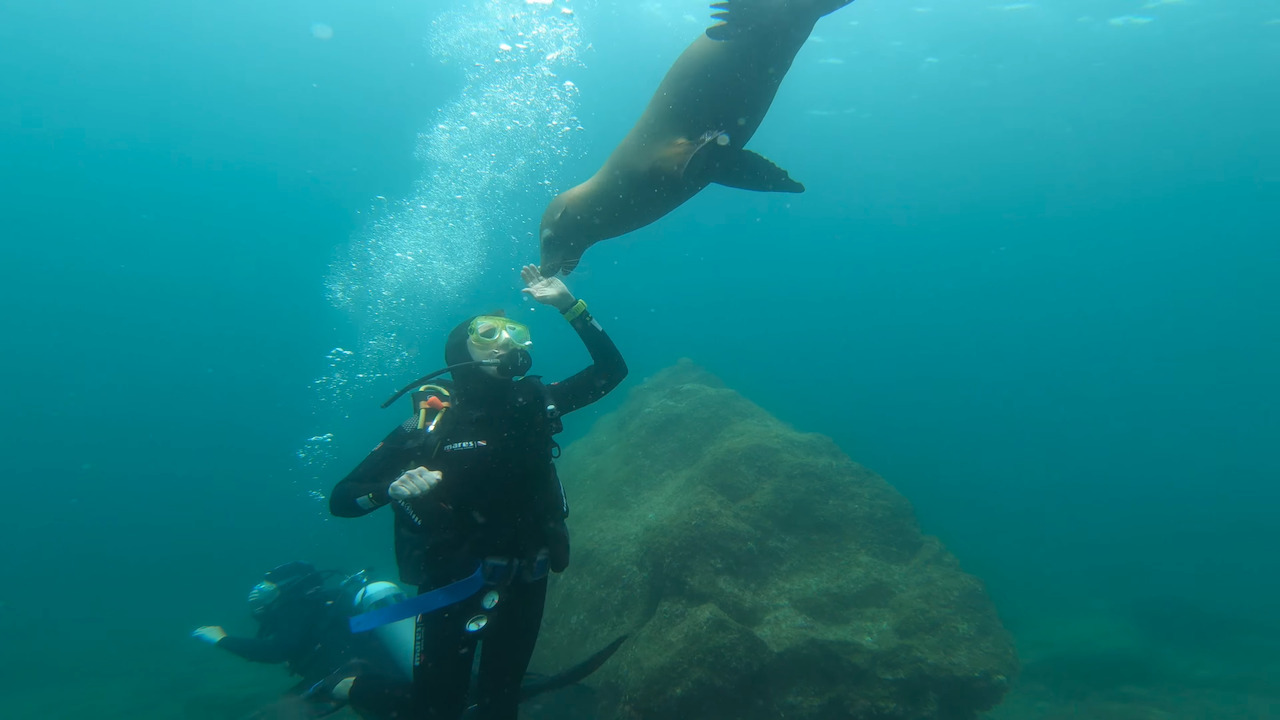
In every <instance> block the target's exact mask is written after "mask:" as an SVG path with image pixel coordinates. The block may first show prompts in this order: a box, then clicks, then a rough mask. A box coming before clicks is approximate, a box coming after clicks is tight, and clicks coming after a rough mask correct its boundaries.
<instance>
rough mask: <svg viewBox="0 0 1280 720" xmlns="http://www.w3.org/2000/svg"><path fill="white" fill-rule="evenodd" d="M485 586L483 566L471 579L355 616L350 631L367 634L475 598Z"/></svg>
mask: <svg viewBox="0 0 1280 720" xmlns="http://www.w3.org/2000/svg"><path fill="white" fill-rule="evenodd" d="M482 587H484V567H483V566H481V567H478V568H476V571H475V572H474V573H472V574H471V576H470V577H467V578H463V579H462V580H459V581H457V582H453V583H449V584H448V585H445V586H444V587H439V588H436V589H435V590H432V591H430V592H425V593H422V594H421V595H416V596H414V597H411V598H409V599H408V600H405V601H404V602H401V603H396V604H395V605H389V606H387V607H384V608H378V609H377V610H371V611H369V612H367V613H361V614H360V615H356V616H354V617H352V618H350V620H348V622H349V624H350V626H351V632H353V633H360V632H367V631H369V630H373V629H375V628H380V627H382V626H383V625H390V624H391V623H393V622H399V621H401V620H404V619H406V618H411V617H416V616H418V615H422V614H424V613H429V612H432V611H433V610H439V609H440V608H442V607H448V606H450V605H452V604H454V603H456V602H461V601H463V600H466V599H467V598H469V597H471V596H472V595H475V594H476V593H477V592H479V590H480V588H482Z"/></svg>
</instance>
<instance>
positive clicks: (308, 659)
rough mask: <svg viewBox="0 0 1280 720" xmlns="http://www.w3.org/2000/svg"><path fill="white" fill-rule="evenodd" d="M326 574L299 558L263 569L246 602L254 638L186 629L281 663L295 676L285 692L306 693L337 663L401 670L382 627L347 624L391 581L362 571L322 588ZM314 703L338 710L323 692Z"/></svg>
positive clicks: (321, 710)
mask: <svg viewBox="0 0 1280 720" xmlns="http://www.w3.org/2000/svg"><path fill="white" fill-rule="evenodd" d="M332 574H333V573H327V572H321V571H319V570H316V568H315V567H314V566H313V565H311V564H310V563H305V562H297V561H295V562H290V563H285V564H284V565H280V566H279V567H276V568H274V569H272V570H269V571H267V573H266V574H265V575H263V577H262V581H261V582H259V583H258V584H257V585H254V586H253V589H251V590H250V591H249V598H248V601H249V609H250V611H251V613H252V614H253V618H254V620H256V621H257V623H258V632H257V634H256V635H255V636H254V637H237V636H235V635H228V634H227V632H226V631H225V630H223V629H222V628H221V627H220V626H217V625H206V626H203V627H200V628H197V629H196V630H195V631H194V632H192V633H191V635H192V637H195V638H197V639H199V640H203V641H204V642H207V643H209V644H211V645H214V646H216V647H219V648H222V649H223V650H226V651H227V652H230V653H232V654H233V655H237V656H239V657H241V658H244V659H245V660H250V661H253V662H260V663H269V664H280V663H284V664H285V665H286V667H287V668H288V670H289V672H290V673H292V674H294V675H297V676H298V677H300V678H301V680H299V682H298V683H297V684H296V685H294V687H293V688H291V689H290V690H289V692H288V694H290V695H299V696H301V695H303V694H305V693H306V691H307V690H308V689H310V688H311V687H312V686H314V685H315V684H316V683H318V682H321V681H323V680H324V679H325V678H326V677H329V676H330V675H332V674H333V673H334V671H336V670H338V669H339V668H346V669H348V670H350V671H353V672H354V671H355V669H356V668H360V669H361V670H362V671H363V670H366V669H367V670H369V671H373V672H379V673H388V674H395V673H397V672H399V673H401V674H406V675H407V672H408V662H407V657H406V661H405V662H398V658H397V657H396V655H398V654H400V653H396V652H395V651H396V650H399V649H400V648H399V647H396V646H392V647H388V644H387V642H386V640H387V637H386V635H385V634H382V635H377V634H355V633H352V632H351V630H350V627H349V624H348V618H349V617H350V616H351V615H352V614H353V613H356V612H360V611H361V610H362V609H364V608H373V607H374V606H375V605H376V604H377V602H378V601H380V600H384V599H385V598H387V597H388V595H389V593H388V592H387V590H386V588H387V586H390V587H391V588H394V589H396V590H398V588H396V586H395V585H393V584H392V583H386V582H381V583H368V582H367V580H366V579H365V574H364V572H363V571H362V572H359V573H356V574H355V575H352V576H350V577H348V578H347V579H346V580H344V581H343V582H342V584H341V585H340V586H339V587H336V588H335V587H328V586H326V584H325V577H326V575H332ZM405 647H407V646H405ZM403 652H408V651H407V650H405V651H403ZM319 705H321V706H327V707H317V708H315V710H316V712H314V713H313V714H314V715H316V716H319V715H322V714H327V713H326V712H325V711H326V710H327V711H329V712H331V711H332V710H335V709H337V705H335V704H334V703H332V702H331V701H329V700H327V699H326V700H325V701H324V702H322V703H319Z"/></svg>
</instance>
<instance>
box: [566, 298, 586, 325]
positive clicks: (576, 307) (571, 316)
mask: <svg viewBox="0 0 1280 720" xmlns="http://www.w3.org/2000/svg"><path fill="white" fill-rule="evenodd" d="M586 311H587V303H586V302H584V301H582V300H579V301H578V302H576V303H574V304H573V306H572V307H570V308H569V309H568V310H565V311H564V312H562V313H560V314H561V315H564V319H565V320H568V321H569V322H573V321H574V320H577V319H578V316H579V315H581V314H582V313H584V312H586Z"/></svg>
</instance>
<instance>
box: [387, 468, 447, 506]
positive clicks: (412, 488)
mask: <svg viewBox="0 0 1280 720" xmlns="http://www.w3.org/2000/svg"><path fill="white" fill-rule="evenodd" d="M441 479H442V476H441V474H440V471H439V470H428V469H426V468H425V467H422V466H421V465H419V466H418V467H416V468H414V469H412V470H410V471H408V472H406V473H404V474H403V475H401V476H400V477H398V478H396V480H395V482H393V483H391V487H389V488H387V494H388V495H390V496H391V499H392V500H410V499H412V498H416V497H421V496H423V495H426V494H427V493H429V492H431V488H433V487H435V486H436V485H438V484H439V483H440V480H441Z"/></svg>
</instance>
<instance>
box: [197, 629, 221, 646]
mask: <svg viewBox="0 0 1280 720" xmlns="http://www.w3.org/2000/svg"><path fill="white" fill-rule="evenodd" d="M226 636H227V631H226V630H223V629H222V627H221V626H218V625H204V626H202V627H198V628H196V629H195V630H192V631H191V637H193V638H195V639H197V640H203V641H204V642H207V643H209V644H210V645H217V644H218V641H219V640H221V639H222V638H224V637H226Z"/></svg>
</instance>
